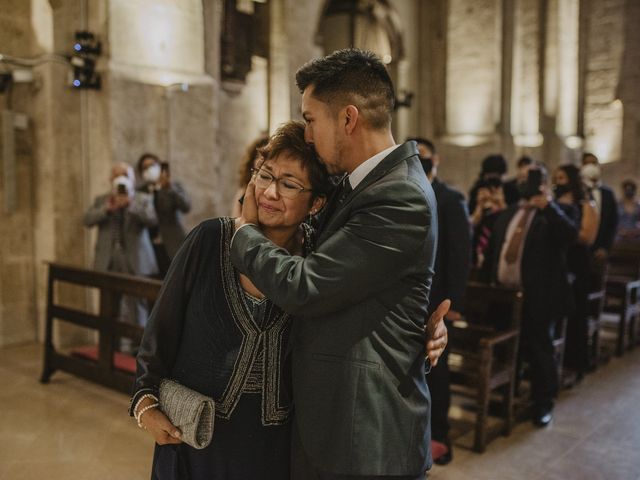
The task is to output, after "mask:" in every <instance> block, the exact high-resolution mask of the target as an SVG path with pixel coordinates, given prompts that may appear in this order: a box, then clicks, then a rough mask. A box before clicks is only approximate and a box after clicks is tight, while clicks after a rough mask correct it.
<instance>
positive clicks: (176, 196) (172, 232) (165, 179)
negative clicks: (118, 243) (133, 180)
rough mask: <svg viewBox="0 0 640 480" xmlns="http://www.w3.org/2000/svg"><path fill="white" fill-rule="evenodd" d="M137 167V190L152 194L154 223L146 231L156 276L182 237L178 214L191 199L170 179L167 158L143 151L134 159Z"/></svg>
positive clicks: (163, 270) (187, 208) (163, 271)
mask: <svg viewBox="0 0 640 480" xmlns="http://www.w3.org/2000/svg"><path fill="white" fill-rule="evenodd" d="M137 168H138V174H139V175H140V177H141V179H142V182H141V183H140V184H139V185H138V190H139V191H141V192H145V193H149V194H151V195H153V205H154V207H155V209H156V214H157V216H158V224H157V226H156V227H152V228H150V230H149V233H150V235H151V239H152V242H153V249H154V252H155V255H156V260H157V262H158V267H159V268H160V276H161V278H164V276H165V275H166V273H167V270H169V265H170V264H171V260H172V259H173V257H174V256H175V254H176V253H177V251H178V248H180V245H181V244H182V242H183V240H184V239H185V236H186V232H185V228H184V226H183V224H182V215H183V214H184V213H188V212H189V211H190V210H191V201H190V199H189V196H188V195H187V193H186V192H185V190H184V188H183V187H182V185H181V184H180V183H178V182H174V181H172V180H171V173H170V170H169V163H168V162H161V161H160V159H159V158H158V157H157V156H156V155H154V154H153V153H144V154H142V155H141V156H140V158H139V159H138V164H137Z"/></svg>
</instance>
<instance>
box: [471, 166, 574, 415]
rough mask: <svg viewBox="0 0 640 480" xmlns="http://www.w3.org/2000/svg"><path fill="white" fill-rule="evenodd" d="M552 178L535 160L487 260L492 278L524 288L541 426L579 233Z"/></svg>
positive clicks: (526, 353) (553, 389)
mask: <svg viewBox="0 0 640 480" xmlns="http://www.w3.org/2000/svg"><path fill="white" fill-rule="evenodd" d="M546 180H547V172H546V169H545V168H544V167H543V166H542V165H541V164H534V165H532V166H531V169H530V171H529V172H528V174H527V179H526V181H524V182H520V183H519V184H518V187H519V190H520V194H521V200H520V201H519V202H518V203H517V204H515V205H511V206H510V207H508V208H507V209H506V210H504V211H503V212H502V213H501V214H500V216H499V217H498V218H497V220H496V222H495V224H494V226H493V232H492V234H491V239H490V241H489V248H488V250H487V261H486V262H485V264H484V265H483V276H484V278H485V280H486V281H489V282H490V283H497V284H500V285H505V286H510V287H514V288H520V289H522V292H523V304H522V324H521V336H520V338H521V345H522V346H521V351H522V355H523V357H524V358H525V359H526V360H527V361H528V363H529V367H530V375H531V397H532V400H533V403H534V411H533V418H532V420H533V423H534V424H535V425H536V426H539V427H544V426H547V425H549V423H551V420H552V419H553V405H554V398H555V396H556V394H557V392H558V374H557V372H558V370H557V365H556V360H555V356H554V349H553V339H552V336H551V329H552V327H553V326H554V325H556V323H557V321H558V320H559V319H560V318H562V317H563V316H564V315H566V314H567V311H568V307H569V304H568V302H569V298H570V296H571V291H570V287H569V282H568V279H567V263H566V254H567V249H568V247H569V245H571V244H572V243H573V242H575V240H576V238H577V236H578V228H577V226H576V224H575V222H574V220H573V219H571V218H570V217H569V216H568V215H567V213H568V212H569V211H570V208H568V207H567V206H565V205H562V204H559V203H557V202H555V201H554V200H553V199H552V198H551V195H550V194H549V190H548V187H547V186H546Z"/></svg>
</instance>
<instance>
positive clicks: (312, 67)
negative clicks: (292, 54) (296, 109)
mask: <svg viewBox="0 0 640 480" xmlns="http://www.w3.org/2000/svg"><path fill="white" fill-rule="evenodd" d="M296 84H297V85H298V88H299V89H300V93H303V92H304V91H305V89H306V88H307V87H313V97H314V98H316V99H318V100H320V101H321V102H323V103H326V104H327V105H329V107H330V108H331V109H332V111H333V112H334V113H335V112H337V111H338V109H340V108H342V107H345V106H347V105H354V106H356V107H357V108H358V111H359V112H360V115H362V118H363V119H364V121H365V123H367V124H368V125H369V127H371V128H372V129H374V130H381V129H383V128H388V127H389V125H390V124H391V115H392V113H393V107H394V103H395V92H394V89H393V82H392V81H391V77H390V76H389V72H388V71H387V68H386V67H385V66H384V64H383V63H382V62H381V61H380V59H379V58H378V57H377V56H376V54H375V53H373V52H369V51H366V50H359V49H357V48H345V49H343V50H337V51H335V52H333V53H332V54H331V55H327V56H326V57H322V58H316V59H315V60H312V61H310V62H308V63H306V64H304V65H303V66H302V67H300V69H299V70H298V71H297V72H296Z"/></svg>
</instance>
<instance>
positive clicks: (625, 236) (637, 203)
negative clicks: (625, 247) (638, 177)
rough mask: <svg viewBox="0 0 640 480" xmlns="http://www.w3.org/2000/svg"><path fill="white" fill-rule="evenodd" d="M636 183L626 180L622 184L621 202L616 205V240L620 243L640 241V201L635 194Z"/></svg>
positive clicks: (636, 190)
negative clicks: (620, 241)
mask: <svg viewBox="0 0 640 480" xmlns="http://www.w3.org/2000/svg"><path fill="white" fill-rule="evenodd" d="M637 192H638V186H637V185H636V182H634V181H633V180H631V179H627V180H625V181H624V182H622V200H620V202H619V203H618V216H619V218H620V223H619V224H618V239H619V240H622V241H636V242H637V241H640V200H638V198H637V196H636V194H637Z"/></svg>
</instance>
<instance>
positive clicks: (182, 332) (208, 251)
mask: <svg viewBox="0 0 640 480" xmlns="http://www.w3.org/2000/svg"><path fill="white" fill-rule="evenodd" d="M233 233H234V223H233V219H232V218H220V219H214V220H208V221H205V222H203V223H202V224H200V225H199V226H198V227H196V228H195V229H194V230H193V231H192V232H191V233H190V234H189V236H188V237H187V239H186V240H185V242H184V244H183V246H182V247H181V248H180V250H179V251H178V253H177V255H176V257H175V259H174V260H173V262H172V264H171V267H170V269H169V272H168V274H167V277H166V279H165V282H164V284H163V287H162V290H161V292H160V295H159V297H158V300H157V302H156V304H155V306H154V309H153V312H152V314H151V317H150V319H149V323H148V325H147V328H146V329H145V333H144V336H143V339H142V343H141V346H140V351H139V354H138V357H137V373H136V381H135V384H134V395H133V398H132V406H133V405H135V403H136V401H137V399H138V398H140V396H141V395H143V394H144V393H154V394H157V391H158V385H159V384H160V380H162V379H163V378H171V379H174V380H176V381H178V382H179V383H181V384H183V385H185V386H187V387H189V388H192V389H194V390H196V391H198V392H200V393H203V394H205V395H208V396H210V397H212V398H213V399H214V401H215V402H216V419H215V426H214V433H213V439H212V441H211V444H210V445H209V446H208V447H207V448H205V449H202V450H196V449H194V448H192V447H190V446H188V445H186V444H179V445H164V446H159V445H156V448H155V453H154V458H153V471H152V479H153V480H165V479H171V480H177V479H180V480H184V479H191V480H200V479H203V480H204V479H207V480H246V479H252V480H263V479H264V480H285V479H288V478H289V464H290V458H289V448H290V413H291V405H290V398H291V395H290V373H289V370H290V367H289V365H288V364H287V360H288V355H287V344H288V338H289V326H290V317H289V315H288V314H286V313H284V312H283V311H282V310H281V309H279V308H278V307H277V306H275V305H274V304H273V303H272V302H271V301H269V300H267V299H262V300H260V299H256V298H253V297H251V296H250V295H248V294H246V293H245V292H244V291H243V290H242V287H241V286H240V283H239V277H238V274H237V272H236V270H235V269H234V268H233V266H232V265H231V262H230V257H229V249H230V245H231V239H232V236H233ZM310 233H311V232H310V230H309V229H307V228H305V245H306V246H310V244H311V237H310ZM130 413H132V412H130Z"/></svg>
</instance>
